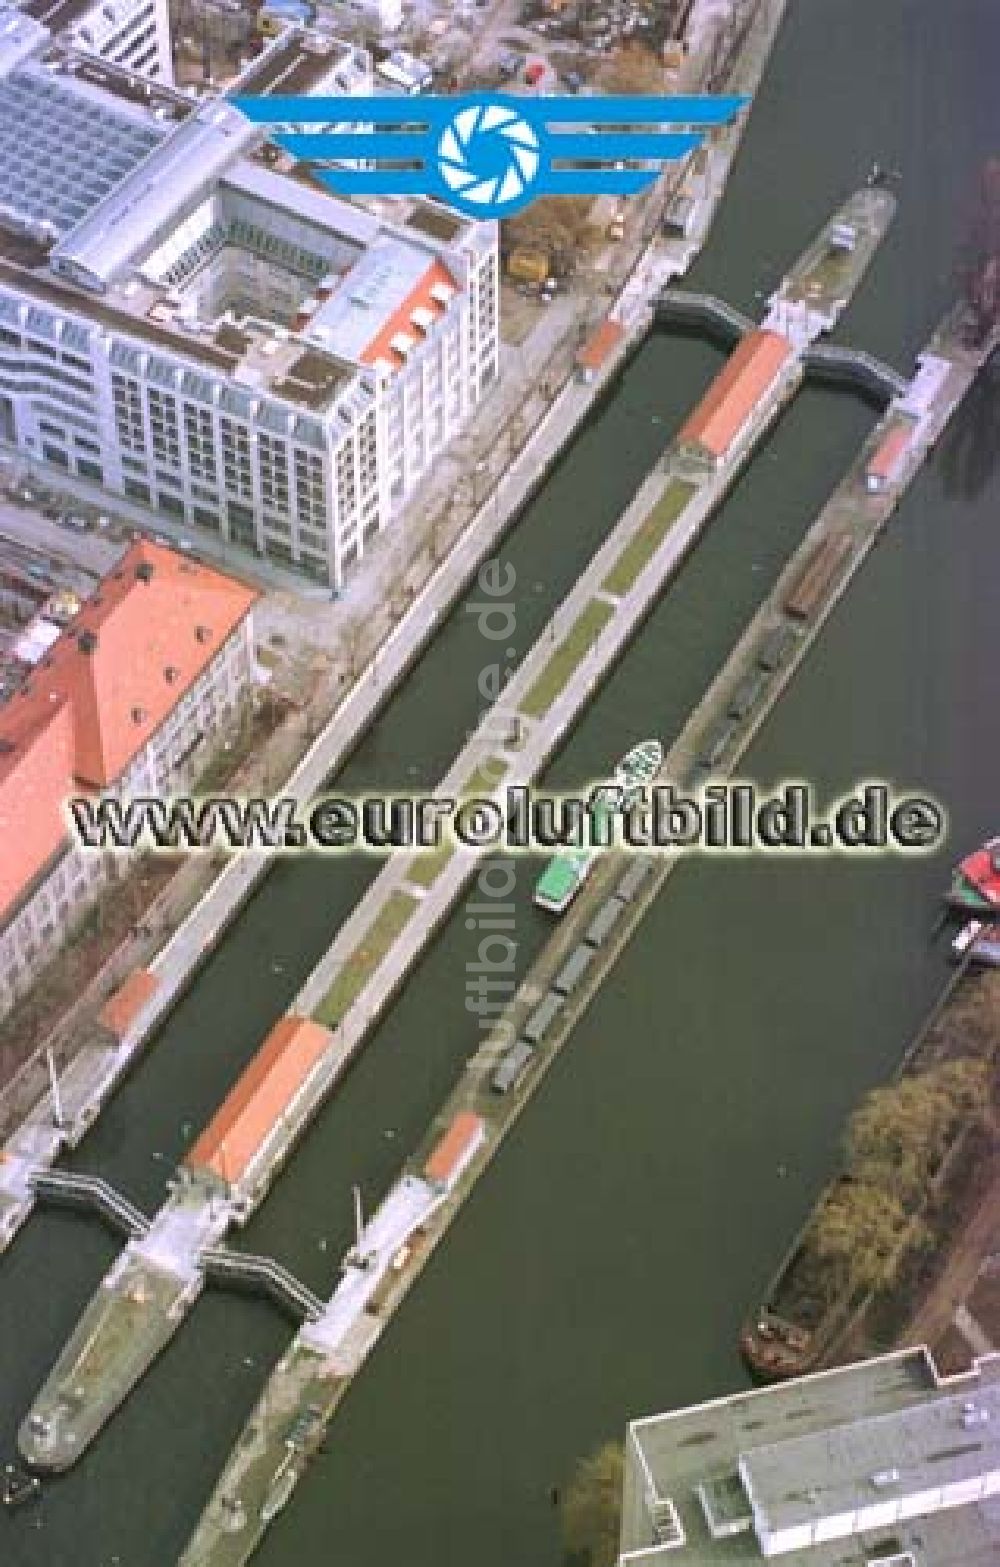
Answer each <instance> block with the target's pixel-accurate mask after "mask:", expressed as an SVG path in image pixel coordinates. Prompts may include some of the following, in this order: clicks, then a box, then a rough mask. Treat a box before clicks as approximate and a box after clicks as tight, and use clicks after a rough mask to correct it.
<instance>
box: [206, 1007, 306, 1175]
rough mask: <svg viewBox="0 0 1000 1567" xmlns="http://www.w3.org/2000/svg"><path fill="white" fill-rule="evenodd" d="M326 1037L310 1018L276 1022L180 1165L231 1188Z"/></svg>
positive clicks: (284, 1110) (269, 1133)
mask: <svg viewBox="0 0 1000 1567" xmlns="http://www.w3.org/2000/svg"><path fill="white" fill-rule="evenodd" d="M332 1037H333V1036H332V1034H331V1033H330V1030H329V1029H327V1028H323V1027H322V1025H321V1024H319V1023H314V1022H313V1021H312V1019H311V1018H304V1017H295V1016H294V1015H290V1016H288V1017H283V1018H281V1019H280V1021H279V1022H277V1023H276V1024H275V1025H274V1027H273V1028H272V1030H271V1032H270V1033H269V1034H268V1036H267V1038H266V1039H265V1041H264V1043H263V1044H262V1045H261V1047H260V1049H259V1050H258V1052H257V1054H256V1055H255V1056H254V1058H253V1060H252V1061H251V1062H250V1065H249V1066H248V1067H247V1069H246V1071H245V1072H244V1073H243V1074H242V1076H241V1077H240V1078H239V1080H238V1081H237V1083H236V1084H235V1086H234V1087H233V1088H232V1089H231V1090H230V1092H229V1093H228V1094H227V1095H226V1098H225V1099H224V1100H223V1102H222V1104H221V1106H220V1107H219V1109H218V1111H217V1112H216V1114H215V1115H214V1116H213V1117H212V1120H211V1121H210V1122H209V1124H208V1126H206V1128H205V1130H204V1131H203V1132H202V1134H201V1136H200V1137H199V1138H198V1140H197V1142H196V1143H195V1144H194V1145H193V1147H192V1148H191V1149H190V1150H189V1152H188V1154H187V1157H186V1158H185V1160H184V1163H185V1164H187V1165H189V1166H190V1167H191V1168H192V1169H194V1170H207V1171H209V1172H211V1174H212V1175H216V1176H218V1178H219V1180H220V1181H225V1183H226V1184H227V1185H228V1186H233V1185H235V1184H236V1182H237V1181H239V1180H240V1179H241V1178H242V1177H243V1176H244V1175H245V1174H246V1172H247V1170H248V1169H249V1168H250V1165H251V1164H252V1163H253V1161H254V1159H255V1158H256V1156H257V1154H258V1153H259V1152H260V1150H261V1148H262V1147H263V1146H264V1144H265V1143H266V1141H267V1139H268V1137H269V1136H270V1135H271V1133H272V1132H273V1131H274V1128H275V1127H276V1126H277V1124H278V1122H279V1121H280V1120H281V1117H282V1116H283V1115H284V1114H285V1113H286V1111H287V1110H288V1108H289V1106H290V1105H291V1103H292V1101H293V1099H294V1098H295V1096H296V1094H297V1093H298V1091H299V1089H300V1088H301V1087H302V1085H303V1083H304V1082H305V1080H306V1078H307V1077H308V1076H309V1073H310V1072H311V1071H312V1069H313V1067H314V1066H315V1065H316V1062H317V1061H318V1060H319V1059H320V1057H321V1056H322V1055H323V1054H324V1053H325V1052H326V1050H327V1049H328V1048H329V1045H330V1040H331V1039H332Z"/></svg>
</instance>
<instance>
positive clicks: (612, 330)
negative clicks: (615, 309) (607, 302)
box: [576, 316, 625, 381]
mask: <svg viewBox="0 0 1000 1567" xmlns="http://www.w3.org/2000/svg"><path fill="white" fill-rule="evenodd" d="M624 336H625V328H624V327H623V326H622V324H621V322H620V321H616V320H615V318H614V316H606V317H605V319H604V320H603V321H602V322H601V323H600V325H599V326H598V327H596V328H595V330H594V331H593V332H592V333H591V334H590V336H589V337H588V339H587V341H586V342H585V343H584V345H583V347H582V348H581V349H580V351H579V353H578V354H577V356H576V367H577V370H578V371H579V372H580V374H581V376H582V377H583V379H584V380H587V381H590V380H592V379H593V378H594V376H595V375H596V374H597V372H598V370H600V369H602V368H603V366H604V365H605V364H606V363H607V360H608V358H609V357H610V355H611V354H612V353H613V352H614V350H615V349H616V348H617V347H618V344H619V343H620V342H621V340H622V338H623V337H624Z"/></svg>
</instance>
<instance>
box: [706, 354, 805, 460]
mask: <svg viewBox="0 0 1000 1567" xmlns="http://www.w3.org/2000/svg"><path fill="white" fill-rule="evenodd" d="M791 354H792V345H791V343H790V342H789V341H788V339H787V338H786V337H782V335H781V333H780V332H772V331H769V330H766V329H764V328H762V329H761V330H759V331H756V332H748V333H747V335H746V337H744V338H743V339H742V340H741V342H740V343H739V345H738V347H737V348H736V349H734V351H733V353H732V354H730V356H729V358H728V359H727V360H726V363H725V364H724V366H723V367H722V369H721V370H720V372H719V374H718V375H717V376H716V378H715V380H714V381H713V382H712V384H711V386H710V387H709V389H708V391H707V392H706V393H705V395H704V397H703V398H702V400H701V402H700V403H699V404H698V406H697V408H696V409H695V410H694V412H693V413H692V414H691V415H690V417H689V418H688V419H687V421H686V423H685V424H684V425H683V427H682V428H681V431H680V434H679V435H678V440H679V441H680V442H682V443H683V444H684V445H687V446H696V447H699V448H700V449H701V450H702V451H704V452H706V453H707V454H708V455H709V456H710V457H711V458H712V459H713V460H714V461H715V462H716V463H719V462H721V461H722V459H723V458H724V457H725V456H726V455H727V453H728V452H729V451H730V450H731V449H732V447H733V446H734V445H735V444H736V441H737V440H738V438H739V436H740V435H741V434H742V433H743V431H744V430H745V429H746V427H747V425H748V424H749V422H750V420H751V419H752V417H753V415H754V413H755V412H756V410H757V408H758V407H759V405H760V403H761V402H762V401H763V400H764V398H765V397H766V396H767V394H768V392H770V391H771V390H772V388H773V387H774V385H775V382H776V381H777V379H778V376H779V375H780V373H781V371H782V370H783V369H784V367H785V365H786V364H787V362H788V360H789V359H790V357H791Z"/></svg>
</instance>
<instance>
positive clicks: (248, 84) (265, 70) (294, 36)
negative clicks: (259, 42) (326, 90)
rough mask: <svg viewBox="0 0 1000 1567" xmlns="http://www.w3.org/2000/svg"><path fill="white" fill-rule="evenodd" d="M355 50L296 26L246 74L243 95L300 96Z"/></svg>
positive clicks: (240, 83) (283, 34) (278, 40)
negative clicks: (247, 93)
mask: <svg viewBox="0 0 1000 1567" xmlns="http://www.w3.org/2000/svg"><path fill="white" fill-rule="evenodd" d="M353 54H354V50H353V49H351V48H350V46H349V45H347V44H345V43H343V42H341V41H340V40H339V39H335V38H331V37H330V36H329V35H328V34H325V33H315V32H302V31H301V30H300V29H298V28H295V27H292V28H289V29H288V30H287V31H286V32H284V33H282V34H281V36H280V37H279V38H278V39H277V40H276V42H275V43H274V44H273V45H272V46H271V47H270V48H269V49H266V50H264V52H263V53H262V54H261V56H260V58H259V60H257V61H255V62H253V63H252V64H251V65H250V66H248V68H247V69H246V70H245V71H244V72H243V74H242V76H241V77H240V81H239V88H240V92H246V91H249V92H251V93H253V94H254V95H255V96H260V97H264V96H265V95H267V96H269V95H271V94H273V93H278V92H280V93H281V94H282V96H283V97H289V98H291V97H297V96H299V95H302V94H307V93H310V92H312V91H313V89H314V88H316V87H318V86H319V85H320V84H321V82H323V81H324V80H325V78H326V77H327V76H329V75H330V72H331V71H333V70H335V69H336V67H337V65H338V64H339V63H340V62H341V61H344V60H345V59H347V58H348V57H351V56H353Z"/></svg>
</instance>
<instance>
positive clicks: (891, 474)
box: [865, 424, 913, 484]
mask: <svg viewBox="0 0 1000 1567" xmlns="http://www.w3.org/2000/svg"><path fill="white" fill-rule="evenodd" d="M912 435H913V426H912V425H911V424H893V425H891V426H890V427H889V429H888V430H887V431H886V433H885V435H884V436H883V437H882V440H881V441H880V443H879V446H878V450H877V451H876V453H875V455H874V457H873V458H872V460H871V462H870V463H869V464H868V467H867V468H866V469H865V477H866V478H868V479H873V480H874V481H875V482H876V483H877V484H891V483H892V480H893V479H894V478H895V477H896V474H897V473H898V472H899V469H900V465H901V464H902V461H903V458H904V457H905V456H906V453H907V451H908V450H909V445H910V440H911V438H912Z"/></svg>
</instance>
